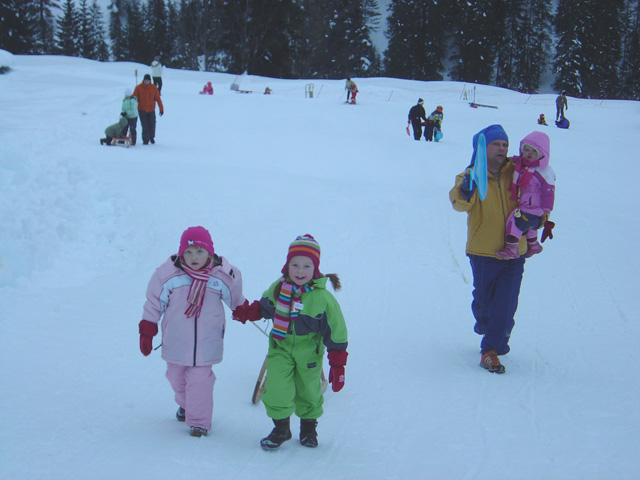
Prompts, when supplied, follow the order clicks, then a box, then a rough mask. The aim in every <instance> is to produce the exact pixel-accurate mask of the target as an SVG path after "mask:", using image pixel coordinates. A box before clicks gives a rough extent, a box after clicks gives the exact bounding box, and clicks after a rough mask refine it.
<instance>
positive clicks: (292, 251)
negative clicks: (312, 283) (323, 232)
mask: <svg viewBox="0 0 640 480" xmlns="http://www.w3.org/2000/svg"><path fill="white" fill-rule="evenodd" d="M299 255H300V256H303V257H307V258H309V259H311V261H312V262H313V266H314V267H315V271H314V272H313V278H320V277H322V274H321V273H320V245H319V244H318V242H317V241H316V239H315V238H313V237H312V236H311V235H309V234H308V233H305V234H304V235H300V236H299V237H296V239H295V240H294V241H293V242H291V245H289V251H288V252H287V261H286V262H285V263H284V267H282V273H284V274H286V273H287V266H288V265H289V260H291V259H292V258H293V257H297V256H299Z"/></svg>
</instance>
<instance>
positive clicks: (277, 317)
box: [271, 277, 316, 340]
mask: <svg viewBox="0 0 640 480" xmlns="http://www.w3.org/2000/svg"><path fill="white" fill-rule="evenodd" d="M280 281H281V282H282V286H281V288H280V294H279V295H278V298H277V299H276V311H275V314H274V315H273V328H272V329H271V336H272V337H273V338H275V339H276V340H284V339H285V337H286V336H287V331H288V330H289V323H290V322H291V320H295V319H296V318H297V317H298V314H299V313H300V310H299V309H297V308H293V302H295V301H296V299H300V298H301V297H302V295H304V294H305V293H307V292H310V291H311V290H313V289H314V288H316V286H315V285H313V284H311V283H309V284H307V285H303V286H302V287H298V286H297V285H295V284H293V283H290V282H287V281H286V280H285V279H284V277H282V278H281V279H280Z"/></svg>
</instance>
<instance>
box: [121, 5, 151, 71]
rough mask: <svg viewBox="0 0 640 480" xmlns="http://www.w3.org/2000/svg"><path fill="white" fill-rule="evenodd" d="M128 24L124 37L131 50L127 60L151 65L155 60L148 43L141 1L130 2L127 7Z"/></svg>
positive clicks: (124, 30)
mask: <svg viewBox="0 0 640 480" xmlns="http://www.w3.org/2000/svg"><path fill="white" fill-rule="evenodd" d="M125 15H126V24H125V27H124V28H123V36H124V38H125V39H126V44H127V47H128V50H129V54H128V55H127V58H126V59H127V60H129V61H131V62H138V63H144V64H147V65H148V64H149V63H151V59H152V58H153V56H152V53H151V51H152V50H151V48H150V45H149V41H148V35H147V33H148V31H147V29H146V28H145V27H146V22H145V19H144V15H143V10H142V7H141V5H140V1H139V0H129V2H128V3H127V5H126V6H125Z"/></svg>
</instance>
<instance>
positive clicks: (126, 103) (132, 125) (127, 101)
mask: <svg viewBox="0 0 640 480" xmlns="http://www.w3.org/2000/svg"><path fill="white" fill-rule="evenodd" d="M122 114H123V115H124V116H125V117H126V118H127V121H128V122H129V124H128V125H127V126H126V127H124V131H123V132H122V136H124V137H126V136H127V129H128V130H129V136H130V137H131V145H135V144H136V138H137V136H138V134H137V130H136V129H137V127H138V99H137V98H136V97H134V96H133V94H132V91H131V89H130V88H126V89H125V90H124V99H123V100H122Z"/></svg>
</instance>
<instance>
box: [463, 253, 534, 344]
mask: <svg viewBox="0 0 640 480" xmlns="http://www.w3.org/2000/svg"><path fill="white" fill-rule="evenodd" d="M469 261H470V262H471V270H472V271H473V302H471V311H472V312H473V316H474V317H475V319H476V324H475V327H474V331H475V332H476V333H477V334H479V335H482V336H483V337H482V342H481V343H480V348H481V349H482V351H483V352H488V351H489V350H497V351H498V354H499V355H504V354H506V353H509V337H510V336H511V330H513V327H514V325H515V320H514V316H515V314H516V310H517V308H518V296H519V295H520V285H521V284H522V275H523V273H524V262H525V259H524V256H520V257H518V258H515V259H513V260H498V259H497V258H493V257H481V256H478V255H469Z"/></svg>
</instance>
